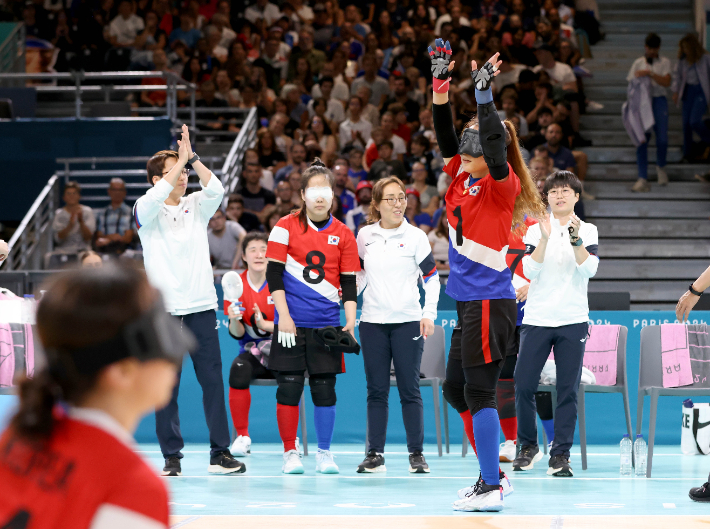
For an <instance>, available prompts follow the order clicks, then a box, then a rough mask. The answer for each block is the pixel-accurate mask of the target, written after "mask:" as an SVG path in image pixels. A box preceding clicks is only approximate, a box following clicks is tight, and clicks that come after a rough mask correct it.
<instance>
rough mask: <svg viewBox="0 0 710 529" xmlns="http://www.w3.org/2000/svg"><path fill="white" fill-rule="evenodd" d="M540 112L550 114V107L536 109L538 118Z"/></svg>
mask: <svg viewBox="0 0 710 529" xmlns="http://www.w3.org/2000/svg"><path fill="white" fill-rule="evenodd" d="M542 114H550V115H552V110H550V107H542V108H541V109H540V110H538V111H537V117H538V118H539V117H540V116H541V115H542Z"/></svg>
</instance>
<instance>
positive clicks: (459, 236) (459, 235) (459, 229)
mask: <svg viewBox="0 0 710 529" xmlns="http://www.w3.org/2000/svg"><path fill="white" fill-rule="evenodd" d="M454 217H456V218H457V219H458V222H457V223H456V246H463V217H462V216H461V206H456V209H455V210H454Z"/></svg>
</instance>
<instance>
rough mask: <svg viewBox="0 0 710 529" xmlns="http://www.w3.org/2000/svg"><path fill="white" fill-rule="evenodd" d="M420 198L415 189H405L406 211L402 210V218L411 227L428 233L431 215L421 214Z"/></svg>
mask: <svg viewBox="0 0 710 529" xmlns="http://www.w3.org/2000/svg"><path fill="white" fill-rule="evenodd" d="M420 197H421V195H420V194H419V191H417V190H416V189H407V209H405V210H404V216H405V217H406V218H407V220H408V221H409V223H410V224H411V225H412V226H416V227H417V228H419V229H420V230H422V231H423V232H424V233H429V232H430V231H431V227H432V222H431V215H429V214H428V213H422V204H421V202H420Z"/></svg>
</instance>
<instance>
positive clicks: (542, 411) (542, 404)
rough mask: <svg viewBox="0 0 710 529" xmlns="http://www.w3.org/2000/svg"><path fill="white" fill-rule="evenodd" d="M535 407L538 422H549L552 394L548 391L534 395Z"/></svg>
mask: <svg viewBox="0 0 710 529" xmlns="http://www.w3.org/2000/svg"><path fill="white" fill-rule="evenodd" d="M535 406H536V407H537V414H538V415H539V416H540V420H542V421H549V420H551V419H553V417H554V416H553V412H552V393H550V392H548V391H538V392H537V393H535Z"/></svg>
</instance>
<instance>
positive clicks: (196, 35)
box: [169, 11, 202, 50]
mask: <svg viewBox="0 0 710 529" xmlns="http://www.w3.org/2000/svg"><path fill="white" fill-rule="evenodd" d="M201 37H202V33H200V30H199V29H197V28H195V27H193V25H192V17H191V16H190V13H189V12H188V11H183V12H182V13H180V27H179V28H175V29H174V30H173V31H172V32H171V33H170V39H169V42H170V44H171V45H172V43H173V42H175V41H176V40H178V39H180V40H182V41H184V42H185V44H187V46H188V47H189V48H190V49H193V50H194V49H195V46H196V45H197V41H198V40H199V39H200V38H201Z"/></svg>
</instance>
